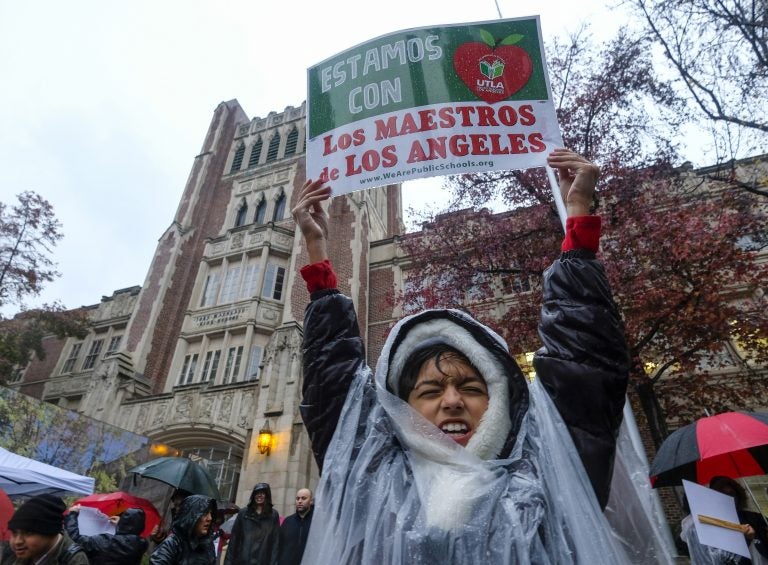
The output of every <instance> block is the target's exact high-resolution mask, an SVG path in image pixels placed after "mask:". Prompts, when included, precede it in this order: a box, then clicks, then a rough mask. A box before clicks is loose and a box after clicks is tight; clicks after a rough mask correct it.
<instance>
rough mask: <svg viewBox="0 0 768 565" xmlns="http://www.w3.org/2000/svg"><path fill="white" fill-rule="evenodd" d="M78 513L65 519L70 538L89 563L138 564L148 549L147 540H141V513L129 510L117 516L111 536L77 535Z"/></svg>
mask: <svg viewBox="0 0 768 565" xmlns="http://www.w3.org/2000/svg"><path fill="white" fill-rule="evenodd" d="M77 518H78V513H77V512H70V513H69V514H67V516H66V518H65V519H64V528H65V529H66V530H67V533H68V534H69V537H71V538H72V540H73V541H74V542H75V543H77V544H78V545H80V547H82V548H83V550H84V551H85V553H86V554H87V555H88V559H89V560H90V561H91V563H98V564H99V565H138V564H139V563H141V557H142V555H144V552H145V551H146V550H147V540H145V539H143V538H142V537H141V535H140V534H141V532H142V531H143V530H144V520H145V516H144V511H143V510H142V509H141V508H128V509H127V510H126V511H125V512H123V513H122V514H121V515H120V521H119V522H118V523H117V529H116V530H115V533H114V534H98V535H95V536H83V535H80V528H79V527H78V524H77Z"/></svg>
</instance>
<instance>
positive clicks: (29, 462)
mask: <svg viewBox="0 0 768 565" xmlns="http://www.w3.org/2000/svg"><path fill="white" fill-rule="evenodd" d="M95 483H96V481H95V479H92V478H91V477H85V476H83V475H78V474H76V473H72V472H70V471H65V470H64V469H59V468H58V467H54V466H53V465H47V464H45V463H40V462H39V461H35V460H34V459H29V458H28V457H22V456H21V455H16V454H15V453H11V452H10V451H7V450H5V449H3V448H2V447H0V488H1V489H3V490H4V491H5V492H6V493H8V496H11V497H13V496H35V495H38V494H44V493H49V494H56V495H59V496H61V495H66V494H93V489H94V486H95Z"/></svg>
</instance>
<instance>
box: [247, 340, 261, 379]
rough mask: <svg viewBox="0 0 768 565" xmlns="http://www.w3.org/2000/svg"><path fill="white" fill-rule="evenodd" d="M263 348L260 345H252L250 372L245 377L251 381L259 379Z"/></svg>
mask: <svg viewBox="0 0 768 565" xmlns="http://www.w3.org/2000/svg"><path fill="white" fill-rule="evenodd" d="M261 353H262V348H261V346H259V345H254V346H253V347H251V359H250V361H249V362H248V373H247V374H246V376H245V378H246V380H249V381H256V380H258V379H259V370H260V369H259V365H260V364H261Z"/></svg>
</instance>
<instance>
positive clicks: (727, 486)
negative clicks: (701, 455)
mask: <svg viewBox="0 0 768 565" xmlns="http://www.w3.org/2000/svg"><path fill="white" fill-rule="evenodd" d="M709 488H711V489H713V490H716V491H718V492H721V493H723V494H727V495H728V496H730V497H732V498H733V499H734V503H735V504H736V514H737V515H738V517H739V522H740V523H741V524H742V525H744V526H747V528H745V533H744V538H745V539H746V541H747V544H748V545H749V546H750V552H751V553H752V554H753V558H752V561H753V562H754V561H756V560H757V559H758V558H762V559H763V560H764V561H765V562H768V524H766V521H765V517H764V516H763V515H762V514H760V513H758V512H753V511H751V510H747V493H746V491H745V490H744V487H742V486H741V485H740V484H739V483H738V482H736V481H735V480H733V479H731V478H730V477H724V476H716V477H712V479H711V480H710V481H709ZM755 552H757V554H759V557H758V555H755Z"/></svg>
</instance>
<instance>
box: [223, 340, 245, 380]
mask: <svg viewBox="0 0 768 565" xmlns="http://www.w3.org/2000/svg"><path fill="white" fill-rule="evenodd" d="M242 358H243V346H242V345H241V346H239V347H230V348H229V351H228V352H227V364H226V366H225V367H224V384H229V383H235V382H237V375H238V373H239V372H240V361H241V360H242Z"/></svg>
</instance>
